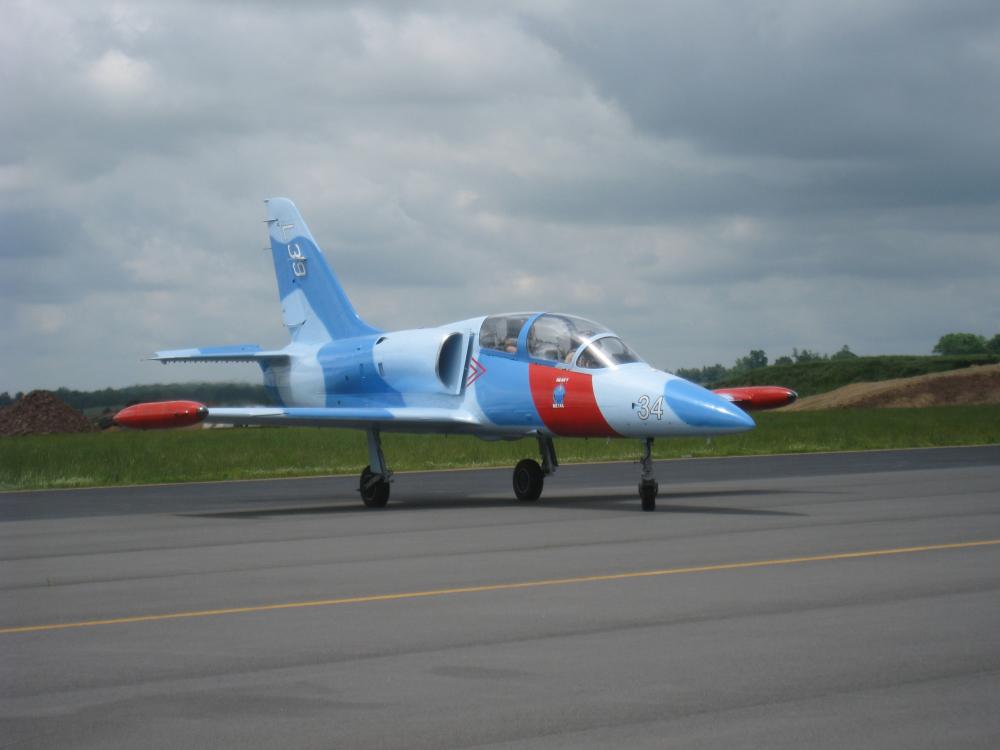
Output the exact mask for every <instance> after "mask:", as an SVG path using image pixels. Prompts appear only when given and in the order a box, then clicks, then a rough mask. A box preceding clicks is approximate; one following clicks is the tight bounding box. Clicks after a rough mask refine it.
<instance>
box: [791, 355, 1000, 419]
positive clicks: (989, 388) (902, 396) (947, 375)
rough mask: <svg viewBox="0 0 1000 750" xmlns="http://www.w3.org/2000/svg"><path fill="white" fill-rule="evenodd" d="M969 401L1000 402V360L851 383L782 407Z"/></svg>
mask: <svg viewBox="0 0 1000 750" xmlns="http://www.w3.org/2000/svg"><path fill="white" fill-rule="evenodd" d="M972 404H1000V364H996V365H982V366H979V367H966V368H964V369H961V370H949V371H948V372H935V373H931V374H930V375H918V376H917V377H915V378H897V379H895V380H882V381H879V382H877V383H852V384H851V385H845V386H844V387H843V388H837V389H836V390H833V391H830V392H829V393H820V394H819V395H817V396H808V397H806V398H802V399H799V400H798V401H797V402H796V403H794V404H792V405H791V406H788V407H786V408H785V409H784V410H783V411H810V410H813V409H864V408H901V407H923V406H957V405H972Z"/></svg>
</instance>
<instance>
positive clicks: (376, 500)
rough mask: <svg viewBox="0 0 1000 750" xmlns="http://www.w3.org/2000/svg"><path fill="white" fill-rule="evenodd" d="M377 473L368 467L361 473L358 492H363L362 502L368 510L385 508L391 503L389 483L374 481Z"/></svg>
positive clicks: (379, 480)
mask: <svg viewBox="0 0 1000 750" xmlns="http://www.w3.org/2000/svg"><path fill="white" fill-rule="evenodd" d="M374 477H375V473H374V472H373V471H372V469H371V467H370V466H366V467H365V469H364V471H362V472H361V484H360V485H359V487H358V490H359V491H360V492H361V501H362V502H363V503H364V504H365V507H368V508H384V507H385V504H386V503H387V502H389V483H388V482H387V481H385V480H384V479H378V480H375V481H372V479H373V478H374Z"/></svg>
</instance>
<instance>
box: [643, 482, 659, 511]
mask: <svg viewBox="0 0 1000 750" xmlns="http://www.w3.org/2000/svg"><path fill="white" fill-rule="evenodd" d="M659 490H660V485H659V484H657V482H656V480H655V479H648V480H643V481H642V482H639V499H640V500H642V509H643V510H645V511H652V510H656V493H657V492H659Z"/></svg>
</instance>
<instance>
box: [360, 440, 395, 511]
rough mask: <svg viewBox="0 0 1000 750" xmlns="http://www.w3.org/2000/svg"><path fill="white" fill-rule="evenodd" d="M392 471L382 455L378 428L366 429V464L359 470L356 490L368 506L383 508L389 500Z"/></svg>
mask: <svg viewBox="0 0 1000 750" xmlns="http://www.w3.org/2000/svg"><path fill="white" fill-rule="evenodd" d="M391 481H392V472H391V471H390V470H389V467H388V466H386V463H385V456H384V455H382V436H381V435H380V434H379V431H378V430H368V466H366V467H365V469H364V471H362V472H361V484H360V485H359V486H358V491H359V492H360V493H361V500H362V502H363V503H364V504H365V505H366V506H367V507H369V508H384V507H385V504H386V503H388V502H389V482H391Z"/></svg>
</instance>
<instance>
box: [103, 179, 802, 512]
mask: <svg viewBox="0 0 1000 750" xmlns="http://www.w3.org/2000/svg"><path fill="white" fill-rule="evenodd" d="M266 204H267V224H268V227H269V233H270V240H271V242H270V249H271V253H272V257H273V260H274V271H275V274H276V276H277V281H278V292H279V296H280V299H281V313H282V318H283V321H284V324H285V326H286V327H287V328H288V331H289V334H290V337H291V342H290V343H289V344H288V345H287V346H285V347H284V348H283V349H277V350H263V349H261V347H260V346H257V345H255V344H244V345H238V346H212V347H203V348H197V349H179V350H171V351H160V352H157V353H156V355H155V356H154V357H153V359H154V360H156V361H159V362H163V363H169V362H256V363H257V364H258V365H259V366H260V368H261V370H262V372H263V378H264V385H265V387H266V388H267V391H268V393H269V395H270V396H271V398H272V399H273V401H274V402H275V404H276V405H275V406H256V407H249V408H215V407H211V408H209V407H206V406H204V405H202V404H199V403H197V402H193V401H170V402H159V403H152V404H137V405H135V406H131V407H128V408H126V409H124V410H122V411H121V412H119V413H118V414H117V415H116V417H115V421H116V422H117V423H118V424H119V425H122V426H127V427H135V428H141V429H149V428H161V427H173V426H180V425H185V424H194V423H197V422H200V421H205V422H217V423H226V424H236V425H313V426H330V427H348V428H356V429H359V430H363V431H364V432H365V433H366V435H367V442H368V457H369V465H368V466H367V467H366V468H365V469H364V471H363V472H362V473H361V478H360V483H359V490H360V494H361V498H362V500H363V502H364V504H365V505H366V506H369V507H381V506H384V505H385V504H386V503H387V501H388V499H389V486H390V482H391V481H392V471H391V470H390V469H389V466H388V464H387V462H386V459H385V456H384V454H383V451H382V442H381V434H382V433H383V432H389V431H398V432H410V433H446V434H468V435H476V436H478V437H480V438H484V439H490V440H496V439H519V438H523V437H534V438H535V439H536V440H537V443H538V449H539V453H540V458H541V461H540V462H539V461H536V460H534V459H532V458H525V459H524V460H522V461H520V462H519V463H518V464H517V466H516V467H515V469H514V476H513V489H514V494H515V495H516V496H517V497H518V498H519V499H521V500H528V501H530V500H537V499H538V497H539V496H540V495H541V494H542V488H543V485H544V482H545V478H546V477H547V476H548V475H550V474H552V473H553V472H555V471H556V469H557V468H558V466H559V461H558V458H557V457H556V451H555V444H554V443H553V437H556V436H574V437H600V438H609V437H616V438H617V437H622V438H637V439H639V440H641V441H642V445H643V453H642V459H641V461H640V466H641V471H640V477H639V485H638V486H639V497H640V499H641V501H642V509H643V510H646V511H651V510H654V509H655V508H656V495H657V492H658V489H659V486H658V484H657V481H656V478H655V477H654V473H653V461H652V446H653V441H654V440H655V439H656V438H659V437H670V436H692V435H720V434H728V433H735V432H742V431H744V430H749V429H752V428H753V427H754V421H753V419H752V418H751V417H750V416H749V415H748V414H746V412H745V411H744V410H743V409H741V408H740V405H743V406H745V407H748V408H769V407H773V406H779V405H784V404H785V403H789V402H790V401H792V400H794V398H795V394H794V392H792V391H790V390H788V389H785V388H771V387H764V388H743V389H728V390H725V391H720V392H717V393H716V392H712V391H709V390H706V389H705V388H702V387H701V386H698V385H695V384H694V383H691V382H689V381H687V380H684V379H683V378H680V377H677V376H675V375H672V374H670V373H668V372H665V371H663V370H658V369H656V368H654V367H652V366H650V365H649V364H647V363H646V362H644V361H643V360H642V358H641V357H640V356H639V355H638V354H636V353H635V352H634V351H633V350H632V349H631V348H630V347H629V346H628V345H627V344H626V343H625V342H624V341H622V339H620V338H619V337H618V336H616V335H615V334H614V333H613V332H612V331H611V330H609V329H607V328H605V327H604V326H602V325H600V324H599V323H595V322H593V321H590V320H586V319H584V318H580V317H577V316H574V315H566V314H562V313H552V312H513V313H501V314H494V315H482V316H478V317H475V318H469V319H467V320H461V321H457V322H454V323H447V324H445V325H442V326H439V327H437V328H417V329H411V330H402V331H382V330H379V329H378V328H375V327H374V326H371V325H369V324H368V323H366V322H365V321H364V320H362V319H361V317H360V316H359V315H358V313H357V312H356V311H355V309H354V307H353V305H352V304H351V302H350V300H349V299H348V297H347V294H346V293H345V292H344V289H343V287H342V286H341V285H340V282H339V281H338V280H337V277H336V276H335V275H334V273H333V271H332V270H331V268H330V266H329V265H328V264H327V261H326V259H325V257H324V254H323V252H322V251H321V250H320V249H319V246H318V245H317V243H316V241H315V240H314V238H313V236H312V234H311V233H310V231H309V229H308V227H307V226H306V224H305V222H304V221H303V220H302V217H301V216H300V215H299V212H298V210H297V209H296V207H295V205H294V204H293V203H292V201H290V200H288V199H287V198H271V199H270V200H268V201H266Z"/></svg>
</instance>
